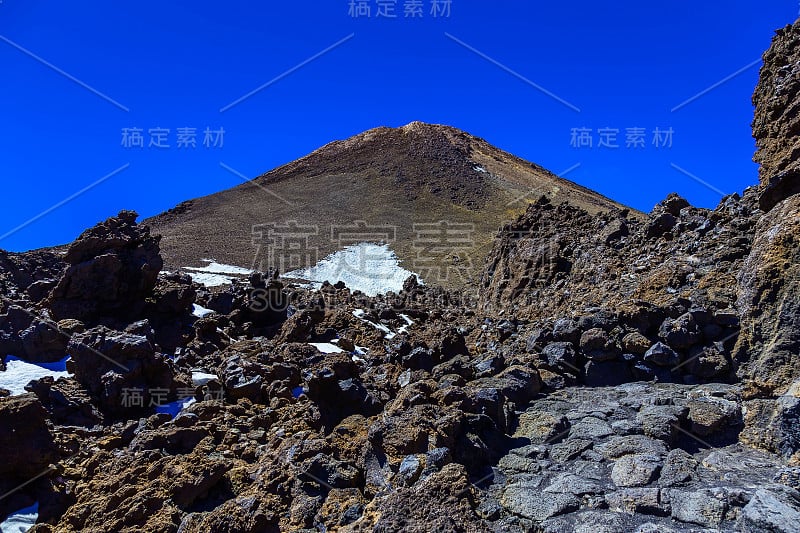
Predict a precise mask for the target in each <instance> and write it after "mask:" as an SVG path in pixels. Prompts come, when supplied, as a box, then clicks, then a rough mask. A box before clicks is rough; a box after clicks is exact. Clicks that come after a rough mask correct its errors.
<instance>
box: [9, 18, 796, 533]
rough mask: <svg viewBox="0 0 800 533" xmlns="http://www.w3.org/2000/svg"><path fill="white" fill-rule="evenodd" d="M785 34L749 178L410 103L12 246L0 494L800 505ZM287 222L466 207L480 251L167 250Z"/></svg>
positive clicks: (222, 242) (782, 517) (675, 519)
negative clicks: (701, 177)
mask: <svg viewBox="0 0 800 533" xmlns="http://www.w3.org/2000/svg"><path fill="white" fill-rule="evenodd" d="M798 42H800V21H798V22H796V23H795V24H794V25H792V26H788V27H786V28H784V29H782V30H780V31H778V32H777V35H776V36H775V38H774V41H773V45H772V47H771V49H770V50H769V51H768V52H767V53H766V54H765V55H764V66H763V68H762V70H761V76H760V81H759V84H758V87H757V88H756V90H755V96H754V102H755V103H756V110H755V120H754V122H753V126H754V128H753V135H754V137H755V139H756V143H757V145H758V147H759V149H758V152H757V154H756V156H755V157H756V160H757V161H760V162H761V163H762V167H761V180H760V181H761V182H760V183H759V184H754V185H753V186H752V187H749V188H747V189H746V190H745V191H743V192H742V193H741V194H732V195H730V196H727V197H725V198H724V199H723V200H722V201H721V202H720V204H719V205H718V206H717V207H716V208H714V209H702V208H696V207H693V206H691V205H689V203H688V202H687V201H686V200H685V199H683V198H682V197H680V196H679V195H678V194H670V195H669V196H668V197H667V198H665V199H664V200H663V201H661V202H659V203H658V204H657V205H656V206H655V207H654V209H653V210H652V212H650V213H648V214H646V215H644V214H640V213H636V212H632V211H630V210H627V209H624V208H622V206H619V205H617V204H615V203H613V202H612V201H610V200H608V199H605V198H603V197H601V196H599V195H596V194H594V193H592V192H591V191H587V190H586V189H583V188H580V187H578V186H576V185H574V184H572V183H570V182H567V181H564V180H561V179H559V178H557V177H555V176H553V175H552V174H550V173H548V172H547V171H545V170H543V169H541V168H539V167H536V166H535V165H532V164H530V163H526V162H524V161H521V160H519V159H517V158H514V157H513V156H510V155H508V154H505V153H504V152H501V151H499V150H497V149H494V148H492V147H490V146H489V145H488V144H486V143H485V142H483V141H481V140H480V139H476V138H474V137H471V136H469V135H467V134H465V133H462V132H459V131H458V130H455V129H452V128H449V127H445V126H431V125H425V124H420V123H413V124H410V125H408V126H406V127H403V128H399V129H389V128H379V129H377V130H371V131H369V132H366V133H363V134H361V135H358V136H356V137H354V138H352V139H349V140H346V141H337V142H334V143H331V144H329V145H327V146H325V147H323V148H321V149H320V150H318V151H317V152H314V153H313V154H310V155H309V156H307V157H305V158H303V159H300V160H298V161H295V162H293V163H290V164H289V165H285V166H283V167H281V168H279V169H276V170H274V171H272V172H269V173H267V174H265V175H264V176H261V177H259V178H257V179H256V180H254V181H253V182H250V183H246V184H244V185H242V186H240V187H237V188H235V189H231V190H228V191H223V192H221V193H218V194H215V195H212V196H209V197H205V198H201V199H197V200H192V201H189V202H186V203H184V204H181V205H180V206H178V207H177V208H175V209H174V210H171V211H170V212H167V213H164V214H163V215H159V216H158V217H155V218H154V219H151V220H149V221H146V223H137V215H136V213H135V212H132V211H122V212H120V213H119V214H118V215H117V216H116V217H112V218H110V219H108V220H106V221H104V222H102V223H100V224H98V225H96V226H95V227H93V228H90V229H88V230H86V231H85V232H84V233H83V234H81V235H80V236H79V237H78V239H77V240H76V241H75V242H73V243H71V244H70V245H69V246H68V247H67V248H66V249H65V250H64V251H63V253H60V252H59V251H58V250H56V251H53V250H40V251H35V252H28V253H23V254H14V253H6V252H3V251H0V297H1V298H0V352H2V354H3V355H4V356H5V357H3V359H2V362H1V363H0V495H2V496H0V521H3V520H5V519H6V517H7V516H10V515H14V516H18V515H20V514H23V515H24V514H26V513H28V514H29V513H31V512H32V513H34V516H35V518H36V521H37V523H36V524H35V525H33V526H32V528H31V529H30V531H32V532H34V533H62V532H63V533H71V532H79V531H91V532H103V533H105V532H107V533H117V532H134V531H152V532H158V533H201V532H202V533H205V532H208V531H212V532H215V533H264V532H267V533H277V532H283V531H292V532H302V533H312V532H326V531H337V532H341V533H357V532H367V531H371V532H378V533H390V532H428V531H437V532H467V533H473V532H487V533H489V532H515V533H516V532H524V533H571V532H582V533H586V532H591V533H595V532H597V533H600V532H603V533H605V532H612V533H616V532H635V533H655V532H666V533H689V532H700V531H703V532H705V531H730V532H733V531H736V532H747V533H750V532H754V533H755V532H770V533H775V532H779V533H794V532H797V531H798V524H800V194H798V191H799V190H800V186H799V185H798V183H800V181H799V180H800V176H799V175H798V174H797V173H796V172H795V171H794V170H793V169H794V167H795V166H796V165H795V163H796V160H797V157H796V153H795V152H796V147H797V146H798V134H799V133H800V132H798V131H797V128H796V124H797V110H798V109H800V95H798V88H800V82H798V76H800V68H798V60H799V59H798V56H797V43H798ZM264 189H267V190H268V191H270V192H265V190H264ZM311 191H313V197H309V192H311ZM274 194H277V195H278V196H280V198H278V197H276V196H275V195H274ZM518 194H528V197H526V201H524V202H520V205H519V207H516V204H513V203H512V204H511V205H509V204H510V203H511V202H512V200H514V199H515V197H516V195H518ZM281 198H283V199H285V200H288V201H289V202H290V203H291V204H292V206H289V205H286V204H285V203H284V200H282V199H281ZM528 200H530V201H529V202H528ZM523 205H524V207H523ZM287 219H288V220H296V221H298V222H299V223H300V225H303V224H305V225H306V226H314V225H319V226H327V229H320V230H319V231H318V232H317V233H316V234H315V235H316V237H317V241H314V242H320V243H323V242H324V241H325V240H326V239H327V240H328V244H327V245H324V246H329V248H324V249H325V250H333V249H334V248H331V247H330V246H333V245H334V243H333V242H332V241H336V242H335V244H336V245H337V246H338V245H340V244H342V242H348V241H347V239H350V240H351V241H352V240H356V239H361V238H363V235H362V234H359V233H358V232H359V231H362V230H365V227H359V226H358V225H356V224H354V221H358V220H363V221H366V222H367V224H368V226H373V228H372V229H375V228H376V227H379V226H380V227H383V228H384V230H385V227H384V226H382V225H383V224H386V223H389V224H395V225H396V226H397V237H396V239H395V241H394V242H393V244H394V246H395V248H396V250H397V251H398V253H399V254H400V256H401V259H403V261H404V263H406V264H408V266H410V267H412V269H413V270H416V269H415V268H413V266H414V265H413V259H414V256H413V255H409V254H410V253H413V252H415V250H414V246H413V242H412V241H413V239H412V238H411V234H412V233H413V231H414V226H413V224H414V223H420V221H423V222H428V221H431V220H433V221H441V220H444V221H451V222H453V223H454V224H455V223H461V224H474V225H475V229H474V233H475V235H476V240H475V242H474V243H473V244H470V246H471V247H472V248H471V253H473V255H474V264H473V265H472V273H471V275H470V276H468V277H466V278H464V279H461V280H460V282H461V286H460V287H459V288H457V289H453V288H452V287H447V286H445V287H442V286H437V285H436V284H434V283H429V284H420V283H419V279H418V278H417V277H416V276H415V275H410V276H408V277H407V278H405V279H404V280H403V282H402V289H398V290H396V291H388V292H387V293H385V294H378V295H375V296H371V295H367V294H365V293H364V292H361V291H358V290H352V288H351V287H348V286H347V284H345V283H342V282H337V283H334V284H331V283H324V284H322V286H321V287H319V288H311V287H309V286H307V285H304V284H300V283H297V282H296V281H295V280H291V279H285V278H281V277H279V276H278V273H277V272H276V270H275V268H274V267H275V266H278V267H280V266H281V265H280V262H281V261H283V260H284V259H285V258H286V257H287V256H289V255H291V254H292V253H296V252H297V250H298V249H297V248H291V247H288V248H285V249H284V248H281V249H280V251H281V253H279V254H277V255H272V256H265V259H264V261H265V264H264V265H263V268H262V267H261V266H262V265H261V264H256V265H254V266H256V267H257V269H256V271H254V272H252V273H250V274H249V275H248V276H247V277H246V279H244V278H243V279H236V280H234V281H233V282H232V283H229V284H226V285H223V286H220V287H214V288H209V287H205V286H203V285H201V284H199V283H197V282H196V281H194V280H193V279H192V278H191V277H190V276H188V275H186V274H182V273H180V272H175V271H172V270H174V267H175V266H182V265H190V264H195V263H197V262H198V261H200V260H201V259H202V258H203V257H207V256H212V257H213V258H215V259H217V260H219V261H225V262H230V263H235V264H236V263H238V264H242V265H248V266H249V265H250V261H252V257H250V258H248V256H247V254H248V253H251V252H248V251H247V250H248V247H251V246H254V244H259V243H257V242H254V241H253V240H252V235H251V233H252V230H253V228H252V226H253V225H254V224H262V226H261V227H260V229H259V231H261V232H262V234H261V238H266V239H272V240H271V241H268V240H264V242H263V243H261V244H264V243H267V242H269V243H271V244H272V245H273V246H276V243H278V242H283V241H281V240H280V239H281V238H282V237H286V234H280V233H275V231H276V228H277V229H280V228H279V227H283V226H286V227H290V228H293V231H297V226H291V225H287V223H286V220H287ZM270 224H271V225H272V227H271V229H270V228H269V227H268V226H269V225H270ZM331 225H339V226H336V228H338V229H334V230H332V229H331ZM498 228H499V231H498ZM366 229H369V227H367V228H366ZM270 231H272V233H270ZM337 231H341V232H345V233H346V231H349V232H350V234H349V236H348V237H347V238H341V239H339V240H338V241H337V239H336V235H337ZM160 234H163V237H162V236H161V235H160ZM295 237H296V235H295ZM387 240H390V239H387ZM468 242H469V241H468ZM320 246H323V245H322V244H320ZM287 250H288V251H287ZM284 252H285V254H286V255H282V254H283V253H284ZM299 253H300V256H301V257H303V258H306V259H308V254H307V251H306V250H301V251H300V252H299ZM444 255H447V254H443V256H442V257H440V258H439V260H440V261H441V262H440V263H439V266H440V267H441V269H442V270H446V269H445V268H444V266H445V265H448V264H449V263H448V261H449V262H452V261H453V258H452V257H444ZM257 259H258V258H257ZM271 261H274V263H271ZM462 261H463V259H462ZM256 263H258V261H256ZM444 281H446V282H447V283H444V285H451V284H453V285H454V283H452V280H444ZM6 354H7V355H8V356H12V357H8V356H6ZM31 510H33V511H31ZM23 511H24V512H23ZM0 523H1V522H0Z"/></svg>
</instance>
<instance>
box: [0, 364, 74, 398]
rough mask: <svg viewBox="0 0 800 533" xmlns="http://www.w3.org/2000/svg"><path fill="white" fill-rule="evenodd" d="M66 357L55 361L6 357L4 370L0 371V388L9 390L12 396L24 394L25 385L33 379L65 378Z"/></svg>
mask: <svg viewBox="0 0 800 533" xmlns="http://www.w3.org/2000/svg"><path fill="white" fill-rule="evenodd" d="M67 359H69V357H65V358H64V359H62V360H61V361H57V362H55V363H36V364H34V363H28V362H26V361H23V360H22V359H19V358H17V357H13V356H8V357H6V371H5V372H0V388H2V389H8V390H10V391H11V395H12V396H16V395H18V394H25V393H26V392H27V391H26V390H25V385H27V384H28V383H30V382H31V381H33V380H34V379H41V378H43V377H45V376H53V379H55V380H57V379H58V378H67V377H69V375H70V374H69V372H67Z"/></svg>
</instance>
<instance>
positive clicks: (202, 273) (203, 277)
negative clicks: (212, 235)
mask: <svg viewBox="0 0 800 533" xmlns="http://www.w3.org/2000/svg"><path fill="white" fill-rule="evenodd" d="M202 261H204V262H206V263H208V264H207V265H206V266H204V267H183V269H184V270H188V271H190V272H189V275H190V276H191V277H192V281H194V282H196V283H199V284H200V285H204V286H206V287H219V286H222V285H228V284H230V283H231V282H232V281H233V280H234V279H237V278H239V277H241V276H249V275H250V274H252V273H253V271H252V270H250V269H247V268H242V267H238V266H234V265H226V264H223V263H217V262H216V261H214V260H213V259H202Z"/></svg>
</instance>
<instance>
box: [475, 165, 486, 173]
mask: <svg viewBox="0 0 800 533" xmlns="http://www.w3.org/2000/svg"><path fill="white" fill-rule="evenodd" d="M472 170H476V171H478V172H481V173H483V174H488V172H487V171H486V169H485V168H483V167H482V166H480V165H476V166H474V167H472Z"/></svg>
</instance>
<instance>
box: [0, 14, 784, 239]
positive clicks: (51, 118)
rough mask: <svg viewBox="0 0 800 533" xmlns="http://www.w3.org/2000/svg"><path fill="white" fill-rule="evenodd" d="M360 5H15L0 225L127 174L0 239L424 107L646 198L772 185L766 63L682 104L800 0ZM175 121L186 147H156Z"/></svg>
mask: <svg viewBox="0 0 800 533" xmlns="http://www.w3.org/2000/svg"><path fill="white" fill-rule="evenodd" d="M439 1H440V3H442V2H441V0H439ZM349 3H350V2H349V0H326V1H324V2H323V1H318V2H313V1H307V2H274V1H271V2H263V3H262V2H259V3H256V2H236V1H228V2H207V1H203V0H201V1H189V0H181V1H163V0H162V1H159V2H155V1H150V0H144V1H138V2H124V3H120V2H107V1H103V2H100V1H91V2H89V1H86V2H84V1H76V2H40V1H35V0H2V2H0V69H2V73H3V74H2V78H3V81H2V84H0V97H1V98H0V117H2V128H0V173H2V174H1V175H2V180H3V181H2V183H3V187H2V191H3V193H2V198H3V202H2V206H1V208H2V214H1V215H0V235H3V234H6V233H8V232H9V231H10V230H12V229H14V228H16V227H17V226H19V225H21V224H23V223H24V222H26V221H28V220H30V219H31V218H33V217H36V216H37V215H39V214H40V213H42V212H43V211H45V210H47V209H48V208H51V207H52V206H54V205H57V204H59V203H60V202H62V201H63V200H65V199H66V198H69V197H71V196H73V195H74V194H75V193H77V192H78V191H81V190H82V189H84V188H86V187H88V186H89V185H91V184H93V183H95V182H97V181H98V180H101V179H102V178H104V177H107V176H108V175H109V174H110V173H112V172H114V171H117V170H119V169H122V170H119V171H118V172H117V173H116V174H115V175H113V176H111V177H107V179H105V180H103V181H102V182H101V183H100V184H98V185H96V186H94V187H92V188H91V189H90V190H88V191H87V192H85V193H83V194H81V195H79V196H77V197H76V198H74V199H73V200H71V201H69V202H67V203H66V204H64V205H63V206H61V207H59V208H57V209H54V210H53V211H51V212H50V213H49V214H47V215H46V216H43V217H41V218H40V219H38V220H37V221H36V222H34V223H32V224H29V225H28V226H27V227H25V228H24V229H22V230H20V231H17V232H15V233H14V234H13V235H10V236H7V237H5V238H3V239H1V240H0V248H5V249H9V250H25V249H30V248H35V247H40V246H46V245H54V244H59V243H64V242H68V241H71V240H72V239H74V238H75V237H76V236H77V235H78V234H79V233H80V231H82V230H83V229H84V228H86V227H88V226H91V225H92V224H94V223H96V222H98V221H99V220H102V219H104V218H106V217H108V216H111V215H113V214H115V213H116V212H117V211H119V210H120V209H123V208H127V209H135V210H137V211H139V213H140V214H141V215H142V216H143V217H146V216H150V215H154V214H156V213H159V212H161V211H163V210H165V209H168V208H170V207H172V206H174V205H175V204H177V203H179V202H180V201H182V200H186V199H190V198H193V197H197V196H201V195H205V194H209V193H212V192H215V191H219V190H222V189H225V188H228V187H232V186H235V185H238V184H239V183H241V182H242V180H241V178H239V177H237V176H236V175H234V174H233V173H232V172H230V171H229V170H226V169H225V168H223V167H222V166H221V165H220V163H223V164H224V165H226V166H227V167H229V168H230V169H234V170H235V171H236V172H239V173H242V174H244V175H246V176H250V177H252V176H255V175H258V174H260V173H262V172H265V171H267V170H269V169H271V168H274V167H276V166H278V165H281V164H283V163H286V162H288V161H291V160H293V159H296V158H297V157H300V156H302V155H305V154H306V153H308V152H310V151H312V150H313V149H315V148H317V147H319V146H321V145H323V144H325V143H327V142H329V141H331V140H333V139H342V138H346V137H349V136H351V135H354V134H356V133H359V132H361V131H363V130H366V129H369V128H372V127H375V126H380V125H386V126H400V125H403V124H406V123H408V122H411V121H413V120H422V121H425V122H434V123H444V124H450V125H453V126H456V127H458V128H461V129H464V130H466V131H469V132H470V133H473V134H475V135H478V136H480V137H483V138H485V139H487V140H488V141H489V142H491V143H493V144H495V145H497V146H499V147H500V148H503V149H505V150H508V151H510V152H512V153H515V154H517V155H519V156H521V157H524V158H526V159H529V160H531V161H534V162H537V163H539V164H541V165H543V166H545V167H547V168H549V169H551V170H552V171H554V172H556V173H560V172H562V171H564V170H566V169H569V168H572V167H575V165H577V164H580V166H577V167H575V168H574V170H572V171H571V172H570V173H569V174H568V175H567V177H568V178H570V179H572V180H574V181H576V182H578V183H580V184H582V185H585V186H587V187H591V188H593V189H595V190H597V191H599V192H601V193H603V194H605V195H607V196H610V197H612V198H614V199H616V200H619V201H621V202H623V203H626V204H628V205H631V206H633V207H636V208H638V209H642V210H646V211H649V210H650V209H651V207H652V206H653V205H654V204H655V203H656V202H658V201H659V200H660V199H662V198H663V197H664V196H666V195H667V193H669V192H671V191H677V192H679V193H680V194H682V195H684V196H685V197H687V198H688V199H689V200H690V201H691V202H692V203H693V204H695V205H700V206H708V207H712V206H715V205H716V204H717V203H718V201H719V199H720V196H719V194H718V193H717V192H715V190H714V189H717V190H719V191H723V192H734V191H741V190H742V189H744V188H745V187H746V186H748V185H750V184H753V183H755V182H756V181H757V168H756V166H755V164H753V163H752V160H751V158H752V154H753V151H754V143H753V140H752V138H751V136H750V121H751V119H752V106H751V103H750V96H751V94H752V91H753V87H754V86H755V83H756V81H757V76H758V68H759V65H753V66H751V67H750V68H748V69H745V70H743V71H742V72H740V73H739V74H738V75H736V76H734V77H733V78H732V79H730V80H728V81H727V82H725V83H722V84H720V85H719V86H717V87H716V88H714V89H713V90H711V91H709V92H707V93H706V94H705V95H703V96H701V97H699V98H697V99H696V100H694V101H692V102H691V103H689V104H687V105H685V106H683V107H681V108H680V109H678V110H675V111H674V112H673V111H672V110H673V108H675V107H676V106H678V105H679V104H681V103H682V102H685V101H686V100H688V99H690V98H692V97H693V96H695V95H697V94H698V93H700V92H701V91H703V90H705V89H707V88H709V87H711V86H714V85H715V84H718V83H719V82H720V81H722V80H724V79H725V78H727V77H729V76H731V75H732V74H734V73H736V72H738V71H740V70H742V69H743V68H744V67H746V66H748V65H751V64H752V63H753V62H754V61H757V60H758V59H759V58H760V56H761V54H762V52H763V51H764V50H765V49H766V48H767V47H768V45H769V43H770V40H771V38H772V35H773V31H774V30H775V29H777V28H779V27H781V26H784V25H786V24H788V23H791V22H792V21H794V19H795V18H796V17H797V15H798V2H797V0H770V1H768V2H758V3H755V2H752V1H747V2H745V1H725V2H722V1H702V2H698V1H696V0H695V1H692V2H689V1H684V0H674V1H671V2H659V3H652V2H638V1H637V2H633V1H627V0H625V1H619V2H589V1H572V2H521V1H518V2H509V1H493V2H489V1H486V0H482V1H476V0H452V2H451V3H450V13H449V16H446V15H447V14H446V13H444V14H443V13H441V12H440V13H439V15H440V16H439V17H436V18H434V17H432V16H431V8H432V3H433V0H422V1H421V2H420V3H421V4H422V10H423V11H422V14H423V17H422V18H418V17H415V18H411V17H408V18H407V17H405V16H404V14H405V4H406V0H398V1H397V2H396V3H394V4H395V5H396V7H395V14H396V15H397V18H394V19H391V18H386V17H380V18H378V17H377V14H378V13H377V11H378V10H379V9H383V8H382V7H381V6H380V5H379V4H381V3H384V4H385V3H387V2H379V1H377V0H370V1H369V2H367V4H368V5H369V6H370V8H371V9H370V10H371V13H370V14H371V16H370V17H358V18H356V17H353V16H351V15H350V14H349V13H348V11H349V9H350V8H349ZM388 3H389V4H392V2H388ZM411 7H413V6H409V8H411ZM444 8H446V3H442V5H440V9H444ZM446 34H449V35H450V36H452V37H448V36H447V35H446ZM351 35H352V37H351V38H349V39H348V40H346V41H345V42H342V43H340V44H339V45H338V46H336V47H334V48H333V49H330V50H329V51H328V52H326V53H325V54H323V55H321V56H319V57H317V58H316V59H314V60H313V61H311V62H310V63H308V64H306V65H305V66H302V67H300V68H296V69H295V70H294V71H293V72H290V73H288V74H287V75H286V76H284V77H283V78H282V79H279V80H278V81H275V82H274V83H272V84H271V85H270V86H268V87H266V88H263V90H261V91H258V92H256V93H255V94H253V95H252V96H250V97H249V98H246V99H245V100H243V101H241V102H240V103H238V104H237V105H235V106H233V107H226V106H229V105H230V104H232V103H233V102H235V101H237V100H238V99H240V98H241V97H243V96H244V95H246V94H248V93H250V92H252V91H254V90H255V89H257V88H259V87H260V86H262V85H264V84H266V83H267V82H269V81H270V80H274V79H275V78H276V77H278V76H280V75H281V74H283V73H286V72H287V71H289V70H291V69H293V68H295V67H297V66H298V65H299V64H301V63H302V62H304V61H306V60H308V59H309V58H312V57H314V56H315V55H318V54H319V53H320V52H322V51H323V50H326V49H328V48H329V47H331V46H332V45H334V44H335V43H338V42H340V41H342V40H343V39H346V38H347V37H348V36H351ZM456 39H457V40H458V41H460V42H458V41H456ZM23 49H24V50H23ZM31 54H33V55H35V56H36V57H37V58H38V59H36V58H34V57H32V55H31ZM479 54H483V56H481V55H479ZM43 61H44V62H47V63H48V64H49V65H50V66H48V65H45V64H44V63H43ZM500 65H502V66H504V67H505V69H508V70H511V71H513V72H515V73H517V74H518V75H519V76H521V77H523V78H525V79H526V80H528V81H524V80H522V79H520V78H519V77H516V76H515V75H514V74H512V73H510V72H508V71H507V70H504V69H503V68H502V67H501V66H500ZM67 76H69V77H70V78H72V79H70V78H68V77H67ZM529 82H530V83H529ZM534 85H537V86H538V87H540V88H541V89H544V90H546V91H548V92H550V93H551V95H552V96H551V95H548V94H545V93H544V92H543V91H542V90H540V89H539V88H537V87H536V86H534ZM98 93H100V94H98ZM567 104H568V105H567ZM570 106H574V107H576V108H579V109H580V111H576V110H575V109H573V107H570ZM122 108H125V109H122ZM223 109H224V111H221V110H223ZM123 128H141V129H142V130H143V132H142V136H143V141H144V145H145V146H144V148H137V147H133V148H126V147H125V146H123V142H122V141H123ZM155 128H163V129H168V130H169V133H168V134H167V135H166V138H165V140H164V141H163V144H165V145H169V148H157V147H155V146H153V147H151V146H149V145H150V144H151V142H152V143H157V142H158V135H157V132H153V135H150V132H149V131H148V130H151V129H155ZM179 128H195V129H196V132H195V135H196V137H195V142H196V148H194V149H192V148H186V147H185V146H182V147H180V148H179V147H178V133H179V132H178V129H179ZM206 128H209V129H210V130H219V129H220V128H222V129H224V131H225V133H224V134H223V135H222V139H221V141H222V146H219V145H217V146H213V142H210V143H209V144H210V146H209V147H206V146H204V145H203V142H204V140H205V138H204V137H205V135H204V133H203V132H204V131H205V129H206ZM573 128H588V129H590V130H591V133H590V137H592V142H593V146H592V147H591V148H588V147H582V148H576V147H574V146H571V143H570V141H571V131H572V129H573ZM601 128H611V129H612V130H618V131H619V132H618V134H617V138H616V144H618V145H619V146H620V147H619V148H608V147H598V143H599V142H600V141H601V136H600V132H599V130H600V129H601ZM628 128H644V129H645V137H644V141H645V146H644V147H641V146H639V147H630V148H626V147H625V143H626V132H627V129H628ZM655 128H659V129H661V130H669V129H670V128H672V130H673V131H674V134H673V139H672V147H671V148H669V147H663V146H662V147H655V146H653V144H652V140H653V139H652V137H653V130H654V129H655ZM191 137H192V135H191V134H189V135H187V138H186V139H185V140H187V141H188V140H190V139H191ZM214 140H216V139H211V141H214ZM606 141H609V143H610V144H614V141H613V139H609V138H606ZM126 165H127V166H126ZM673 165H675V166H677V167H680V168H681V169H683V170H685V171H687V172H689V173H691V174H692V175H694V176H696V177H697V178H700V179H702V180H704V181H705V182H707V183H708V184H709V187H707V186H705V185H703V184H701V183H699V182H697V181H695V180H694V179H692V178H691V177H689V176H687V175H685V174H683V173H681V172H680V171H678V170H677V169H676V168H675V167H674V166H673ZM123 167H124V168H123ZM320 201H325V199H324V198H320Z"/></svg>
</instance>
